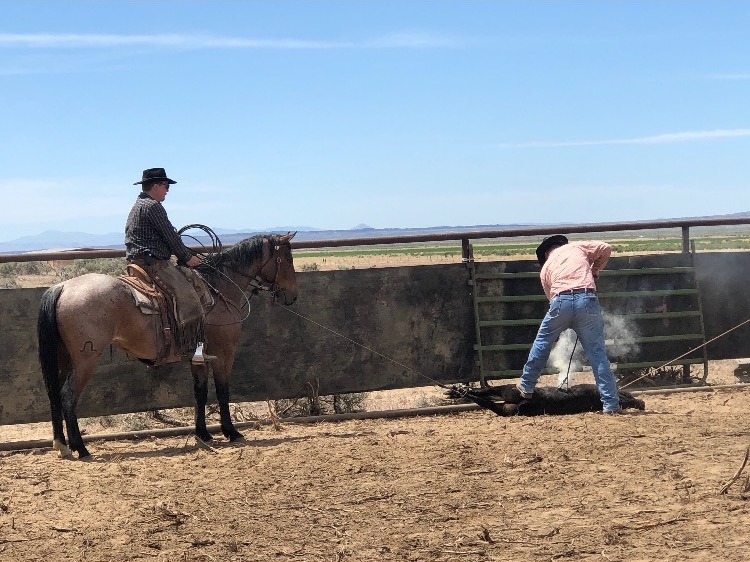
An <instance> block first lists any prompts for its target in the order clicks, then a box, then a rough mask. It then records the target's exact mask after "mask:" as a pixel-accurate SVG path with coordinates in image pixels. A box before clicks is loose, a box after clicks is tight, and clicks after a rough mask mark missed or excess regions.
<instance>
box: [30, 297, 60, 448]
mask: <svg viewBox="0 0 750 562" xmlns="http://www.w3.org/2000/svg"><path fill="white" fill-rule="evenodd" d="M62 290H63V285H62V283H59V284H57V285H54V286H52V287H50V288H49V289H47V290H46V291H44V294H43V295H42V301H41V303H40V304H39V319H38V321H37V327H36V333H37V339H38V341H39V365H40V366H41V368H42V377H43V378H44V386H45V387H47V396H48V397H49V403H50V409H51V411H52V432H53V439H54V440H55V441H58V440H59V441H60V443H61V444H63V445H64V444H65V436H64V434H63V411H62V408H63V406H62V398H61V397H60V364H59V348H60V343H61V342H60V332H59V330H58V328H57V301H58V300H59V299H60V295H61V294H62Z"/></svg>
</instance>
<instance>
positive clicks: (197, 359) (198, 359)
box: [191, 341, 217, 365]
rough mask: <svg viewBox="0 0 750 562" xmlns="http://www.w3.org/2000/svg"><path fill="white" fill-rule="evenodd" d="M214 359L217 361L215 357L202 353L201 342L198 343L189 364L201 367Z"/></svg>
mask: <svg viewBox="0 0 750 562" xmlns="http://www.w3.org/2000/svg"><path fill="white" fill-rule="evenodd" d="M215 359H217V357H216V355H209V354H208V353H203V342H202V341H201V342H198V346H197V347H196V348H195V354H194V355H193V358H192V359H191V362H192V363H193V365H203V364H205V363H210V362H211V361H213V360H215Z"/></svg>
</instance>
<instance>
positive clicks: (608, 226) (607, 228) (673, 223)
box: [0, 217, 750, 263]
mask: <svg viewBox="0 0 750 562" xmlns="http://www.w3.org/2000/svg"><path fill="white" fill-rule="evenodd" d="M744 224H750V217H725V218H696V219H667V220H654V221H635V222H619V223H593V224H567V225H554V226H543V227H532V228H507V229H501V230H475V231H450V232H436V233H431V234H409V235H403V236H382V237H369V238H340V239H335V240H299V241H293V242H292V248H294V249H303V248H334V247H342V246H374V245H380V244H409V243H416V242H444V241H449V240H456V241H458V240H460V241H461V242H462V247H463V248H464V254H466V250H467V248H468V241H469V240H476V239H486V238H514V237H519V236H544V235H549V234H573V233H590V232H618V231H626V230H627V231H633V230H657V229H664V228H680V229H681V230H682V250H683V252H688V251H689V239H690V228H695V227H701V226H732V225H744ZM189 247H190V248H192V249H195V250H201V249H203V247H202V246H189ZM124 256H125V250H124V249H111V250H105V249H97V248H79V249H75V250H66V251H60V250H58V251H51V252H27V253H20V254H0V263H9V262H30V261H49V260H75V259H94V258H121V257H124ZM464 257H465V258H466V257H467V256H466V255H464Z"/></svg>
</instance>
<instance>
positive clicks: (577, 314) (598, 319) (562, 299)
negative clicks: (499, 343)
mask: <svg viewBox="0 0 750 562" xmlns="http://www.w3.org/2000/svg"><path fill="white" fill-rule="evenodd" d="M611 251H612V249H611V248H610V246H609V244H607V243H605V242H597V241H587V242H572V243H568V239H567V238H566V237H565V236H563V235H561V234H557V235H555V236H550V237H548V238H545V239H544V240H542V243H541V244H540V245H539V247H538V248H537V249H536V256H537V259H538V260H539V264H540V265H541V266H542V272H541V275H540V278H541V281H542V287H543V288H544V293H545V294H546V295H547V298H548V299H549V300H550V307H549V311H547V314H546V315H545V317H544V320H542V325H541V326H539V331H538V332H537V334H536V338H535V339H534V345H533V346H532V347H531V352H530V353H529V358H528V360H527V361H526V365H524V368H523V373H522V375H521V381H520V382H519V383H518V390H519V391H520V392H521V395H522V396H523V397H524V398H527V399H532V398H533V394H534V387H535V386H536V383H537V381H538V380H539V374H540V373H541V371H542V369H543V368H544V367H545V365H546V364H547V360H548V359H549V355H550V352H551V351H552V347H553V346H554V345H555V342H556V341H557V338H558V337H559V336H560V334H561V333H562V332H563V331H564V330H567V329H568V328H572V329H573V330H574V331H575V333H576V335H577V336H578V339H579V340H580V342H581V346H582V347H583V350H584V352H585V353H586V356H587V357H588V359H589V363H591V369H592V370H593V373H594V379H595V381H596V385H597V387H598V388H599V394H600V395H601V399H602V404H603V409H604V412H605V413H608V414H609V413H620V412H621V411H622V409H621V408H620V399H619V397H618V393H617V382H616V380H615V376H614V374H613V373H612V369H611V368H610V366H609V358H608V357H607V349H606V347H605V346H604V318H603V317H602V311H601V308H600V306H599V299H598V298H597V296H596V279H597V278H598V277H599V271H601V269H602V268H603V267H604V265H605V264H606V263H607V260H609V256H610V253H611Z"/></svg>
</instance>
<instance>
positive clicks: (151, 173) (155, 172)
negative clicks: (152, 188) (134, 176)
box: [133, 168, 177, 185]
mask: <svg viewBox="0 0 750 562" xmlns="http://www.w3.org/2000/svg"><path fill="white" fill-rule="evenodd" d="M148 181H167V182H169V183H177V182H176V181H174V180H171V179H169V178H168V177H167V172H165V171H164V168H149V169H148V170H143V178H142V179H141V181H137V182H135V183H134V184H133V185H139V184H142V183H146V182H148Z"/></svg>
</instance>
